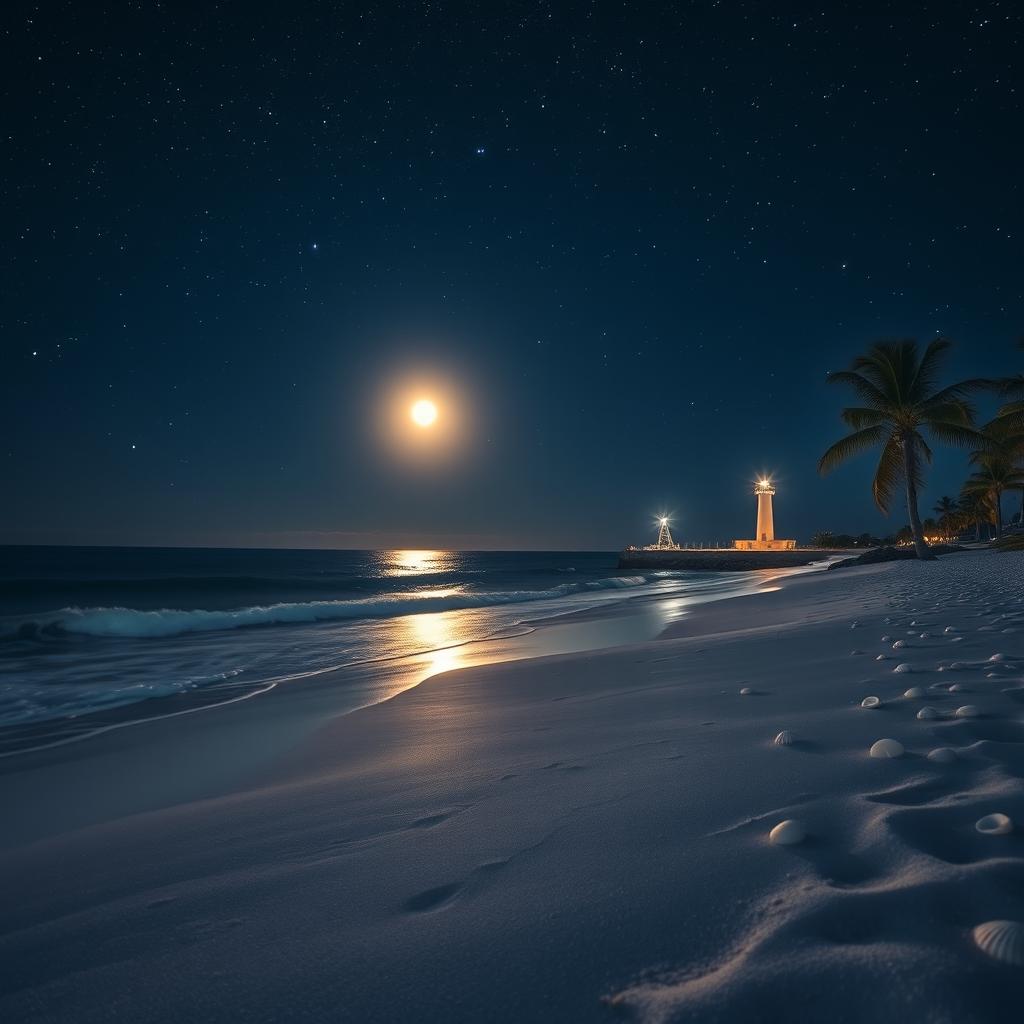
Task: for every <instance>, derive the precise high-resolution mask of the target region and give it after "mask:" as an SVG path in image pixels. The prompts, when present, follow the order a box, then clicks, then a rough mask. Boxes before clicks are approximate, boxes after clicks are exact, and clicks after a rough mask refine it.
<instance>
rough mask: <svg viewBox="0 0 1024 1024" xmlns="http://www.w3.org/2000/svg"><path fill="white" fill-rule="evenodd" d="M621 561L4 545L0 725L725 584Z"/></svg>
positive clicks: (380, 655) (315, 670) (234, 686)
mask: <svg viewBox="0 0 1024 1024" xmlns="http://www.w3.org/2000/svg"><path fill="white" fill-rule="evenodd" d="M615 563H616V556H615V555H614V554H612V553H606V552H597V553H581V552H571V553H568V552H452V551H253V550H211V549H196V550H183V549H152V548H146V549H132V548H0V726H23V725H26V724H33V723H39V722H44V721H47V720H53V719H62V718H67V717H69V716H81V715H87V714H89V713H93V712H97V711H105V710H109V709H111V708H121V707H125V706H128V705H136V704H141V703H143V702H146V701H151V700H153V699H155V698H161V697H169V696H174V695H185V694H191V695H193V696H196V695H207V696H208V697H209V698H210V699H213V698H214V697H216V698H217V699H221V698H223V697H224V695H225V693H234V692H249V691H252V690H253V689H254V688H257V687H260V686H263V685H266V684H267V683H268V682H274V681H280V680H283V679H296V678H302V677H306V676H311V675H315V674H322V673H324V672H325V671H329V670H332V669H336V668H339V667H345V666H349V665H353V664H362V663H366V662H372V661H375V660H379V659H393V658H401V657H404V656H407V655H411V654H417V653H422V652H429V651H436V650H444V649H447V648H452V647H456V646H459V645H463V644H467V643H472V642H473V641H476V640H482V639H486V638H489V637H494V636H503V635H509V634H510V633H512V632H515V630H516V629H517V628H520V627H521V624H522V623H523V622H524V621H525V620H527V619H536V618H543V617H545V616H551V615H559V614H561V613H563V612H567V611H574V610H577V609H585V608H593V607H595V606H598V605H601V604H604V603H608V602H615V601H619V600H622V599H623V598H624V597H626V596H639V595H657V594H661V593H671V592H673V591H675V590H679V589H680V588H687V587H694V586H696V585H697V584H698V583H699V582H700V581H703V584H704V585H705V586H708V587H714V586H720V585H724V584H725V583H726V581H724V580H723V581H716V580H715V579H714V578H713V577H711V576H709V575H708V574H702V575H701V576H700V577H696V578H695V577H693V575H692V574H690V578H689V579H687V580H683V579H682V578H681V577H682V575H683V574H678V573H669V574H648V575H646V576H636V575H629V576H627V575H623V574H620V573H617V572H616V570H615Z"/></svg>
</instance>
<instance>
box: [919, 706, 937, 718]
mask: <svg viewBox="0 0 1024 1024" xmlns="http://www.w3.org/2000/svg"><path fill="white" fill-rule="evenodd" d="M917 717H918V718H919V719H920V720H921V721H922V722H927V721H930V720H931V719H933V718H941V717H942V715H941V714H939V712H938V711H936V710H935V708H928V707H924V708H921V710H920V711H918V713H917Z"/></svg>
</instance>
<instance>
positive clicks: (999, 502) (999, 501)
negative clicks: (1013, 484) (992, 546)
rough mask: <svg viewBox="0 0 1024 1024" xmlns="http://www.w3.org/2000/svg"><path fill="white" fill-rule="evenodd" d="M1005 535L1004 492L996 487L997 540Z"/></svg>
mask: <svg viewBox="0 0 1024 1024" xmlns="http://www.w3.org/2000/svg"><path fill="white" fill-rule="evenodd" d="M1002 535H1003V492H1002V490H1001V489H1000V488H998V487H997V488H996V540H999V538H1000V537H1002Z"/></svg>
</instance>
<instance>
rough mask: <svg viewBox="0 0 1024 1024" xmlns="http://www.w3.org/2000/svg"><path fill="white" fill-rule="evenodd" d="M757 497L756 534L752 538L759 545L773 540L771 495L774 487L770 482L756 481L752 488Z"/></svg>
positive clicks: (773, 526) (773, 523)
mask: <svg viewBox="0 0 1024 1024" xmlns="http://www.w3.org/2000/svg"><path fill="white" fill-rule="evenodd" d="M754 493H755V494H756V495H757V533H756V534H754V536H755V537H756V538H757V540H758V542H759V543H761V544H766V543H770V542H771V541H773V540H775V520H774V518H773V517H772V495H773V494H774V493H775V487H774V486H773V485H772V482H771V480H758V481H757V486H756V487H755V488H754Z"/></svg>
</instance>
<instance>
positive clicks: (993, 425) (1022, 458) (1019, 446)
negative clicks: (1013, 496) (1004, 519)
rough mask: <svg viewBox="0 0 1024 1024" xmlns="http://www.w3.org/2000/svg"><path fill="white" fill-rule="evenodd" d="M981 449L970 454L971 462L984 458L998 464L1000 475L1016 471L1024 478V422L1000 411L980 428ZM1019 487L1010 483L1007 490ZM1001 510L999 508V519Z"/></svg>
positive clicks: (1023, 508) (1023, 499)
mask: <svg viewBox="0 0 1024 1024" xmlns="http://www.w3.org/2000/svg"><path fill="white" fill-rule="evenodd" d="M981 434H982V439H983V447H982V448H981V449H980V450H978V451H975V452H973V453H972V455H971V462H972V463H973V464H975V465H978V464H982V463H983V461H984V459H985V457H986V456H990V457H991V459H992V460H994V461H995V462H996V463H998V468H999V470H1000V472H1001V473H1002V474H1004V475H1005V473H1006V472H1007V471H1009V470H1016V471H1017V473H1018V475H1021V476H1024V422H1021V421H1019V420H1017V419H1016V418H1015V417H1014V416H1013V415H1006V414H1005V413H1004V411H1003V410H1000V411H999V413H998V414H997V415H996V418H995V419H994V420H991V421H990V422H988V423H986V424H985V426H983V427H982V428H981ZM1018 486H1019V485H1017V484H1013V483H1010V484H1008V485H1007V489H1009V490H1016V489H1017V487H1018ZM1020 486H1021V496H1022V506H1021V511H1022V515H1021V518H1022V520H1024V485H1020ZM1001 515H1002V509H1001V508H1000V518H1001Z"/></svg>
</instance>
